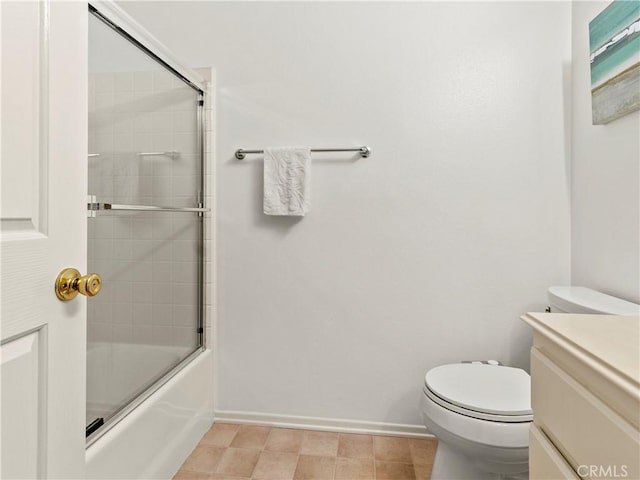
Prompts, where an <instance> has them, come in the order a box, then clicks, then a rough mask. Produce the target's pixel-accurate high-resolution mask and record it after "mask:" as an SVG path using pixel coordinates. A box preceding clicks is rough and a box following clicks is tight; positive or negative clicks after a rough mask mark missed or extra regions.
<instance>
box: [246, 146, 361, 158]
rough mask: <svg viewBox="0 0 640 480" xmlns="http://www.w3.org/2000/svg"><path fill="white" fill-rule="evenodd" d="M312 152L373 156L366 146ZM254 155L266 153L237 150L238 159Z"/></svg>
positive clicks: (315, 149)
mask: <svg viewBox="0 0 640 480" xmlns="http://www.w3.org/2000/svg"><path fill="white" fill-rule="evenodd" d="M311 151H312V152H358V153H360V156H361V157H362V158H367V157H368V156H369V155H371V149H370V148H369V147H367V146H366V145H365V146H364V147H348V148H312V149H311ZM254 153H264V150H245V149H243V148H239V149H238V150H236V158H237V159H238V160H243V159H244V157H246V156H247V155H250V154H254Z"/></svg>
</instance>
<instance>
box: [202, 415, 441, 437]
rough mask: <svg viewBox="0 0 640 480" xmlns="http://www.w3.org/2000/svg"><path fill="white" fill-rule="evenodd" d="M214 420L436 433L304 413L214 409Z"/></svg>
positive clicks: (372, 431) (418, 434) (381, 432)
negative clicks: (309, 415)
mask: <svg viewBox="0 0 640 480" xmlns="http://www.w3.org/2000/svg"><path fill="white" fill-rule="evenodd" d="M214 422H224V423H242V424H249V425H265V426H269V427H280V428H299V429H307V430H320V431H325V432H340V433H367V434H371V435H395V436H400V435H401V436H411V437H433V435H431V434H430V433H428V432H427V429H426V427H425V426H424V425H408V424H401V423H383V422H380V423H379V422H366V421H363V420H345V419H341V418H321V417H303V416H296V415H281V414H276V413H261V412H241V411H231V410H216V411H215V412H214Z"/></svg>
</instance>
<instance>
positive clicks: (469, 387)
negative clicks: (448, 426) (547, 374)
mask: <svg viewBox="0 0 640 480" xmlns="http://www.w3.org/2000/svg"><path fill="white" fill-rule="evenodd" d="M425 385H426V386H427V388H428V389H429V390H431V391H432V392H433V393H435V394H436V395H438V396H439V397H440V398H442V399H444V400H446V401H447V402H450V403H452V404H454V405H457V406H459V407H462V408H465V409H468V410H473V411H476V412H482V413H489V414H494V415H530V414H531V380H530V377H529V374H528V373H527V372H525V371H524V370H522V369H520V368H512V367H505V366H502V365H486V364H474V363H455V364H451V365H442V366H440V367H436V368H433V369H431V370H429V371H428V372H427V374H426V375H425Z"/></svg>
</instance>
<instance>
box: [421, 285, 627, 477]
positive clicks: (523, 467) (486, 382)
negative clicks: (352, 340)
mask: <svg viewBox="0 0 640 480" xmlns="http://www.w3.org/2000/svg"><path fill="white" fill-rule="evenodd" d="M548 294H549V303H550V308H549V309H548V311H551V312H560V313H561V312H565V313H590V314H608V315H638V314H639V313H640V305H636V304H634V303H631V302H627V301H625V300H621V299H619V298H615V297H611V296H609V295H605V294H603V293H600V292H596V291H594V290H591V289H588V288H584V287H551V288H549V292H548ZM530 384H531V382H530V377H529V374H528V373H527V372H525V371H524V370H522V369H520V368H513V367H507V366H503V365H500V364H499V363H498V362H497V361H495V360H489V361H486V362H473V363H455V364H449V365H441V366H438V367H435V368H432V369H431V370H429V371H428V372H427V373H426V375H425V382H424V388H423V394H422V398H421V410H422V417H423V420H424V423H425V425H426V427H427V429H428V430H429V432H431V433H433V434H434V435H435V436H436V437H437V438H438V440H439V443H438V450H437V452H436V458H435V461H434V465H433V471H432V475H431V478H432V480H445V479H446V480H494V479H518V480H520V479H527V478H528V470H529V465H528V460H529V426H530V424H531V422H532V421H533V412H532V411H531V394H530Z"/></svg>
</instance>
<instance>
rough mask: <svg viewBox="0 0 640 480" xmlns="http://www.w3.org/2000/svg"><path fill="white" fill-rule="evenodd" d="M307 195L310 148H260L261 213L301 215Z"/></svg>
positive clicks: (309, 183)
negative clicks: (261, 163) (262, 158)
mask: <svg viewBox="0 0 640 480" xmlns="http://www.w3.org/2000/svg"><path fill="white" fill-rule="evenodd" d="M310 194H311V149H310V148H309V147H270V148H265V149H264V201H263V207H264V213H265V214H267V215H290V216H298V217H301V216H304V214H305V213H307V211H308V210H309V200H310Z"/></svg>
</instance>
